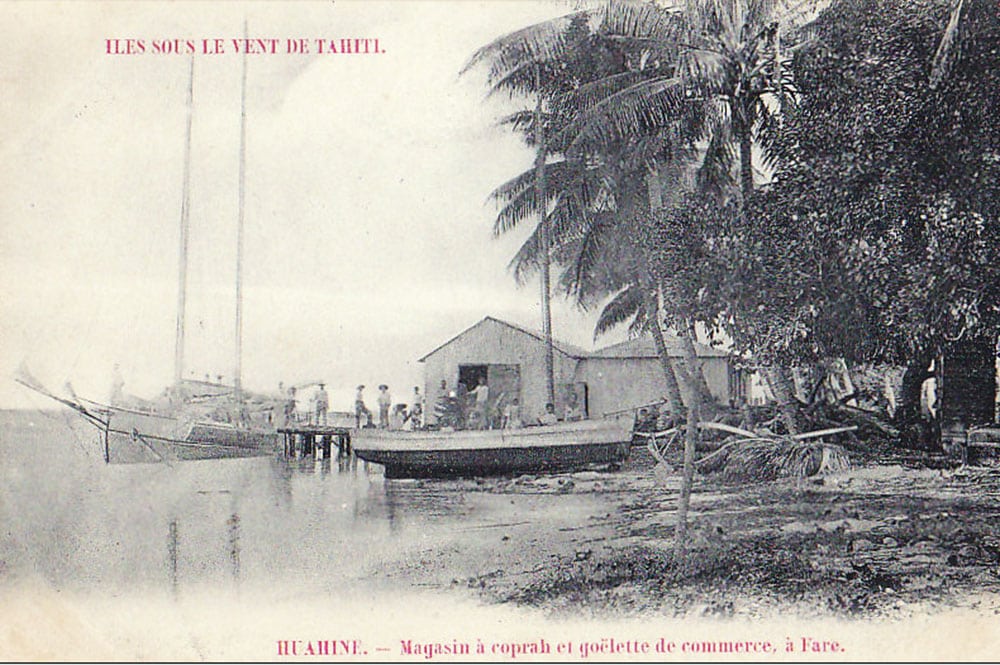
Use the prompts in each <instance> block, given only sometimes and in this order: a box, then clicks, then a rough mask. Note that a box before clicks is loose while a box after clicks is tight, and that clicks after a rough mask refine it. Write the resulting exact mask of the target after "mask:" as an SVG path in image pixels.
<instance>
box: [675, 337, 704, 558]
mask: <svg viewBox="0 0 1000 665" xmlns="http://www.w3.org/2000/svg"><path fill="white" fill-rule="evenodd" d="M690 335H691V329H690V328H688V329H686V330H685V331H684V334H683V337H685V338H687V342H688V343H686V344H684V355H685V359H686V360H687V361H688V363H689V366H691V367H695V366H697V361H698V359H697V357H696V356H694V354H693V351H694V343H693V340H691V339H690ZM694 383H695V382H693V381H692V382H691V383H689V384H688V385H687V386H685V387H686V391H685V392H686V394H687V397H688V412H687V413H688V417H687V431H686V432H685V436H684V471H683V473H682V475H681V489H680V497H679V498H678V504H677V526H676V528H675V529H674V563H675V565H680V564H681V562H682V561H683V560H684V555H685V553H686V552H687V516H688V508H689V507H690V506H691V485H692V484H693V482H694V449H695V446H696V445H697V443H698V422H699V419H700V418H701V395H699V394H698V390H697V388H695V386H694Z"/></svg>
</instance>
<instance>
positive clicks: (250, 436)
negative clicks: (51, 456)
mask: <svg viewBox="0 0 1000 665" xmlns="http://www.w3.org/2000/svg"><path fill="white" fill-rule="evenodd" d="M107 415H108V428H107V437H108V447H109V449H112V450H115V451H121V452H122V453H123V454H124V456H125V457H130V455H128V453H127V452H126V451H130V450H131V451H138V450H139V449H144V450H146V451H150V452H152V453H153V454H154V455H155V456H156V457H158V458H160V459H167V460H171V459H176V460H197V459H217V458H224V457H250V456H255V455H270V454H272V453H274V452H275V450H276V449H277V446H278V434H277V432H275V431H273V430H267V429H264V428H247V427H236V426H234V425H231V424H229V423H215V422H199V421H190V420H185V419H183V418H175V417H172V416H167V415H160V414H154V413H144V412H139V411H130V410H124V409H114V408H112V409H109V410H108V412H107ZM139 454H140V455H141V454H144V453H139Z"/></svg>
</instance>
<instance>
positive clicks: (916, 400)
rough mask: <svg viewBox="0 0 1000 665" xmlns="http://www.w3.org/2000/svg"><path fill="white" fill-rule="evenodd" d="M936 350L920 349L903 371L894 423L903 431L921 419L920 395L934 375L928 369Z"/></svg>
mask: <svg viewBox="0 0 1000 665" xmlns="http://www.w3.org/2000/svg"><path fill="white" fill-rule="evenodd" d="M933 359H934V352H933V351H931V350H929V349H919V350H918V351H917V352H916V353H915V354H914V355H913V357H912V358H911V359H910V361H909V362H908V363H907V365H906V371H905V372H903V382H902V386H900V389H899V403H898V405H897V406H896V414H895V417H894V418H893V424H894V425H895V426H896V427H897V428H898V429H899V430H900V431H901V432H904V431H906V428H907V426H909V425H913V424H914V423H917V422H919V421H920V395H921V388H922V387H923V385H924V381H926V380H927V379H929V378H931V377H932V376H933V375H932V374H931V373H930V371H928V369H927V368H928V367H930V364H931V360H933Z"/></svg>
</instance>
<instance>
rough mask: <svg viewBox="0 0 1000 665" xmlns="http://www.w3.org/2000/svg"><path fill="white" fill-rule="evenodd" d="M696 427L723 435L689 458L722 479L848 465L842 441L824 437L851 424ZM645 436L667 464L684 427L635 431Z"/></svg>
mask: <svg viewBox="0 0 1000 665" xmlns="http://www.w3.org/2000/svg"><path fill="white" fill-rule="evenodd" d="M698 426H699V428H700V429H701V430H707V431H710V432H721V433H724V434H727V435H728V436H727V437H726V438H725V439H723V440H722V441H721V442H720V445H719V446H718V447H717V448H716V449H715V450H714V451H713V452H710V453H709V454H707V455H704V456H703V457H701V458H700V459H698V460H696V461H695V469H696V470H697V471H698V472H699V473H703V474H708V473H712V474H718V475H719V477H720V478H722V479H723V480H724V481H727V482H755V481H757V482H760V481H768V480H776V479H778V478H806V477H810V476H816V475H820V474H826V473H838V472H841V471H846V470H847V469H849V468H851V463H850V459H849V457H848V454H847V451H846V450H845V449H844V447H843V446H840V445H838V444H835V443H828V442H827V441H825V440H824V437H831V436H834V435H838V434H847V433H850V432H854V431H856V430H857V426H854V425H852V426H849V427H832V428H827V429H822V430H817V431H814V432H807V433H804V434H796V435H793V436H788V435H783V434H774V433H773V432H770V431H769V430H766V429H761V430H758V431H752V430H748V429H742V428H739V427H734V426H732V425H727V424H725V423H718V422H707V421H705V422H700V423H699V424H698ZM635 434H636V436H637V437H638V438H639V439H641V440H645V441H646V444H647V446H648V448H649V451H650V453H651V454H652V456H653V458H654V459H656V461H657V462H658V463H660V464H664V465H667V467H670V466H671V465H670V463H669V462H668V461H667V459H666V457H667V455H668V453H669V451H670V449H671V447H673V446H674V445H676V446H677V448H680V447H682V446H683V437H684V427H683V426H678V427H672V428H669V429H666V430H661V431H658V432H636V433H635Z"/></svg>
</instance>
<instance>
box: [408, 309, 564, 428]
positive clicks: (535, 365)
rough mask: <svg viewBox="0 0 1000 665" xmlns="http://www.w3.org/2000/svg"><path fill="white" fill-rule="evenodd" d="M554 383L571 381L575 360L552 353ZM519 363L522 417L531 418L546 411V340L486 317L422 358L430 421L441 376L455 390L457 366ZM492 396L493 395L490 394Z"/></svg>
mask: <svg viewBox="0 0 1000 665" xmlns="http://www.w3.org/2000/svg"><path fill="white" fill-rule="evenodd" d="M553 362H554V369H555V383H556V385H557V392H558V384H560V383H568V382H571V381H573V376H574V373H575V370H576V365H577V360H576V359H575V358H570V357H568V356H566V355H564V354H563V353H561V352H559V351H555V352H554V353H553ZM491 364H500V365H519V366H520V368H521V394H520V396H519V399H520V401H521V414H522V418H524V419H525V420H526V421H529V420H534V419H535V418H537V417H538V416H540V415H541V414H542V413H543V412H544V411H545V402H546V385H545V343H544V342H543V341H541V340H539V339H537V338H535V337H533V336H531V335H528V334H526V333H523V332H521V331H519V330H517V329H515V328H511V327H510V326H506V325H504V324H502V323H499V322H497V321H493V320H491V319H487V320H485V321H483V322H482V323H480V324H478V325H476V326H474V327H473V328H471V329H470V330H468V331H466V332H465V333H463V334H462V335H460V336H458V337H457V338H455V339H454V340H452V341H451V342H449V343H448V344H446V345H445V346H443V347H441V348H440V349H438V350H436V351H434V352H433V353H432V354H431V355H429V356H427V357H426V358H425V359H424V394H425V395H427V398H426V399H427V401H428V404H427V411H428V420H429V422H434V416H433V413H434V402H435V400H436V398H437V395H438V391H439V389H438V386H439V385H440V383H441V379H444V380H445V381H447V383H448V390H454V389H455V385H456V383H457V382H458V366H459V365H491ZM493 397H495V396H493Z"/></svg>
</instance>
